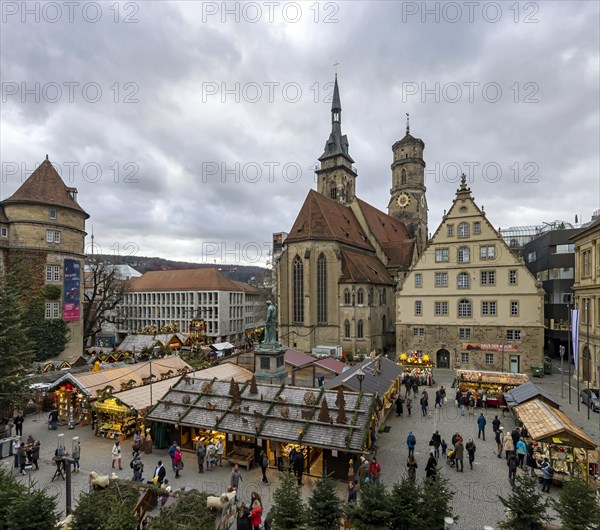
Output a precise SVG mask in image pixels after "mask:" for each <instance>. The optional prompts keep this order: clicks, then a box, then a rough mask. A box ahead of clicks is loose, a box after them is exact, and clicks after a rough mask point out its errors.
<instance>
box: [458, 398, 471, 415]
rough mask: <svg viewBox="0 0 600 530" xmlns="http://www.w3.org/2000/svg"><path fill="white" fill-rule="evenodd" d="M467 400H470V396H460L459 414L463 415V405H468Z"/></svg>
mask: <svg viewBox="0 0 600 530" xmlns="http://www.w3.org/2000/svg"><path fill="white" fill-rule="evenodd" d="M469 402H470V398H469V397H467V396H463V397H462V402H461V404H460V415H461V416H464V415H465V407H468V406H469Z"/></svg>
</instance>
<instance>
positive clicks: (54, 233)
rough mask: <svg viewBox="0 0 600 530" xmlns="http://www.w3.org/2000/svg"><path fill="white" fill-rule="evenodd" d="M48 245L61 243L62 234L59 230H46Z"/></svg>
mask: <svg viewBox="0 0 600 530" xmlns="http://www.w3.org/2000/svg"><path fill="white" fill-rule="evenodd" d="M46 243H60V232H59V231H58V230H46Z"/></svg>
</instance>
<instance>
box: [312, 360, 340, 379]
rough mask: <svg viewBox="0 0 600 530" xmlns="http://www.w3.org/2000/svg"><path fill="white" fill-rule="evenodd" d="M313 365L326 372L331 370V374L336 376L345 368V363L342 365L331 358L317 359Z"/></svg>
mask: <svg viewBox="0 0 600 530" xmlns="http://www.w3.org/2000/svg"><path fill="white" fill-rule="evenodd" d="M315 364H317V365H319V366H322V367H323V368H326V369H327V370H331V371H332V372H334V373H336V374H338V375H339V374H341V373H342V372H343V371H344V368H346V364H345V363H343V362H342V361H338V360H337V359H334V358H333V357H325V358H323V359H319V360H318V361H317V362H316V363H315Z"/></svg>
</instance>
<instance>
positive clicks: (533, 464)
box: [527, 442, 537, 477]
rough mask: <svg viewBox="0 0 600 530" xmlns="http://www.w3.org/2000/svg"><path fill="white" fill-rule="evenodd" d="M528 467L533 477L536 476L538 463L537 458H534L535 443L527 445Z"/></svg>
mask: <svg viewBox="0 0 600 530" xmlns="http://www.w3.org/2000/svg"><path fill="white" fill-rule="evenodd" d="M527 467H528V468H529V469H530V471H531V476H532V477H533V476H535V468H536V467H537V462H536V461H535V456H533V442H529V443H528V444H527Z"/></svg>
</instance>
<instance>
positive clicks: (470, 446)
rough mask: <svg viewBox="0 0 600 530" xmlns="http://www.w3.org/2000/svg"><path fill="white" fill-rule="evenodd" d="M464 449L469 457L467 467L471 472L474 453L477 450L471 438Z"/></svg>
mask: <svg viewBox="0 0 600 530" xmlns="http://www.w3.org/2000/svg"><path fill="white" fill-rule="evenodd" d="M465 449H466V450H467V454H468V455H469V466H470V468H471V470H473V462H474V461H475V451H476V450H477V447H476V446H475V442H474V441H473V438H469V441H468V442H467V445H465Z"/></svg>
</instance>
